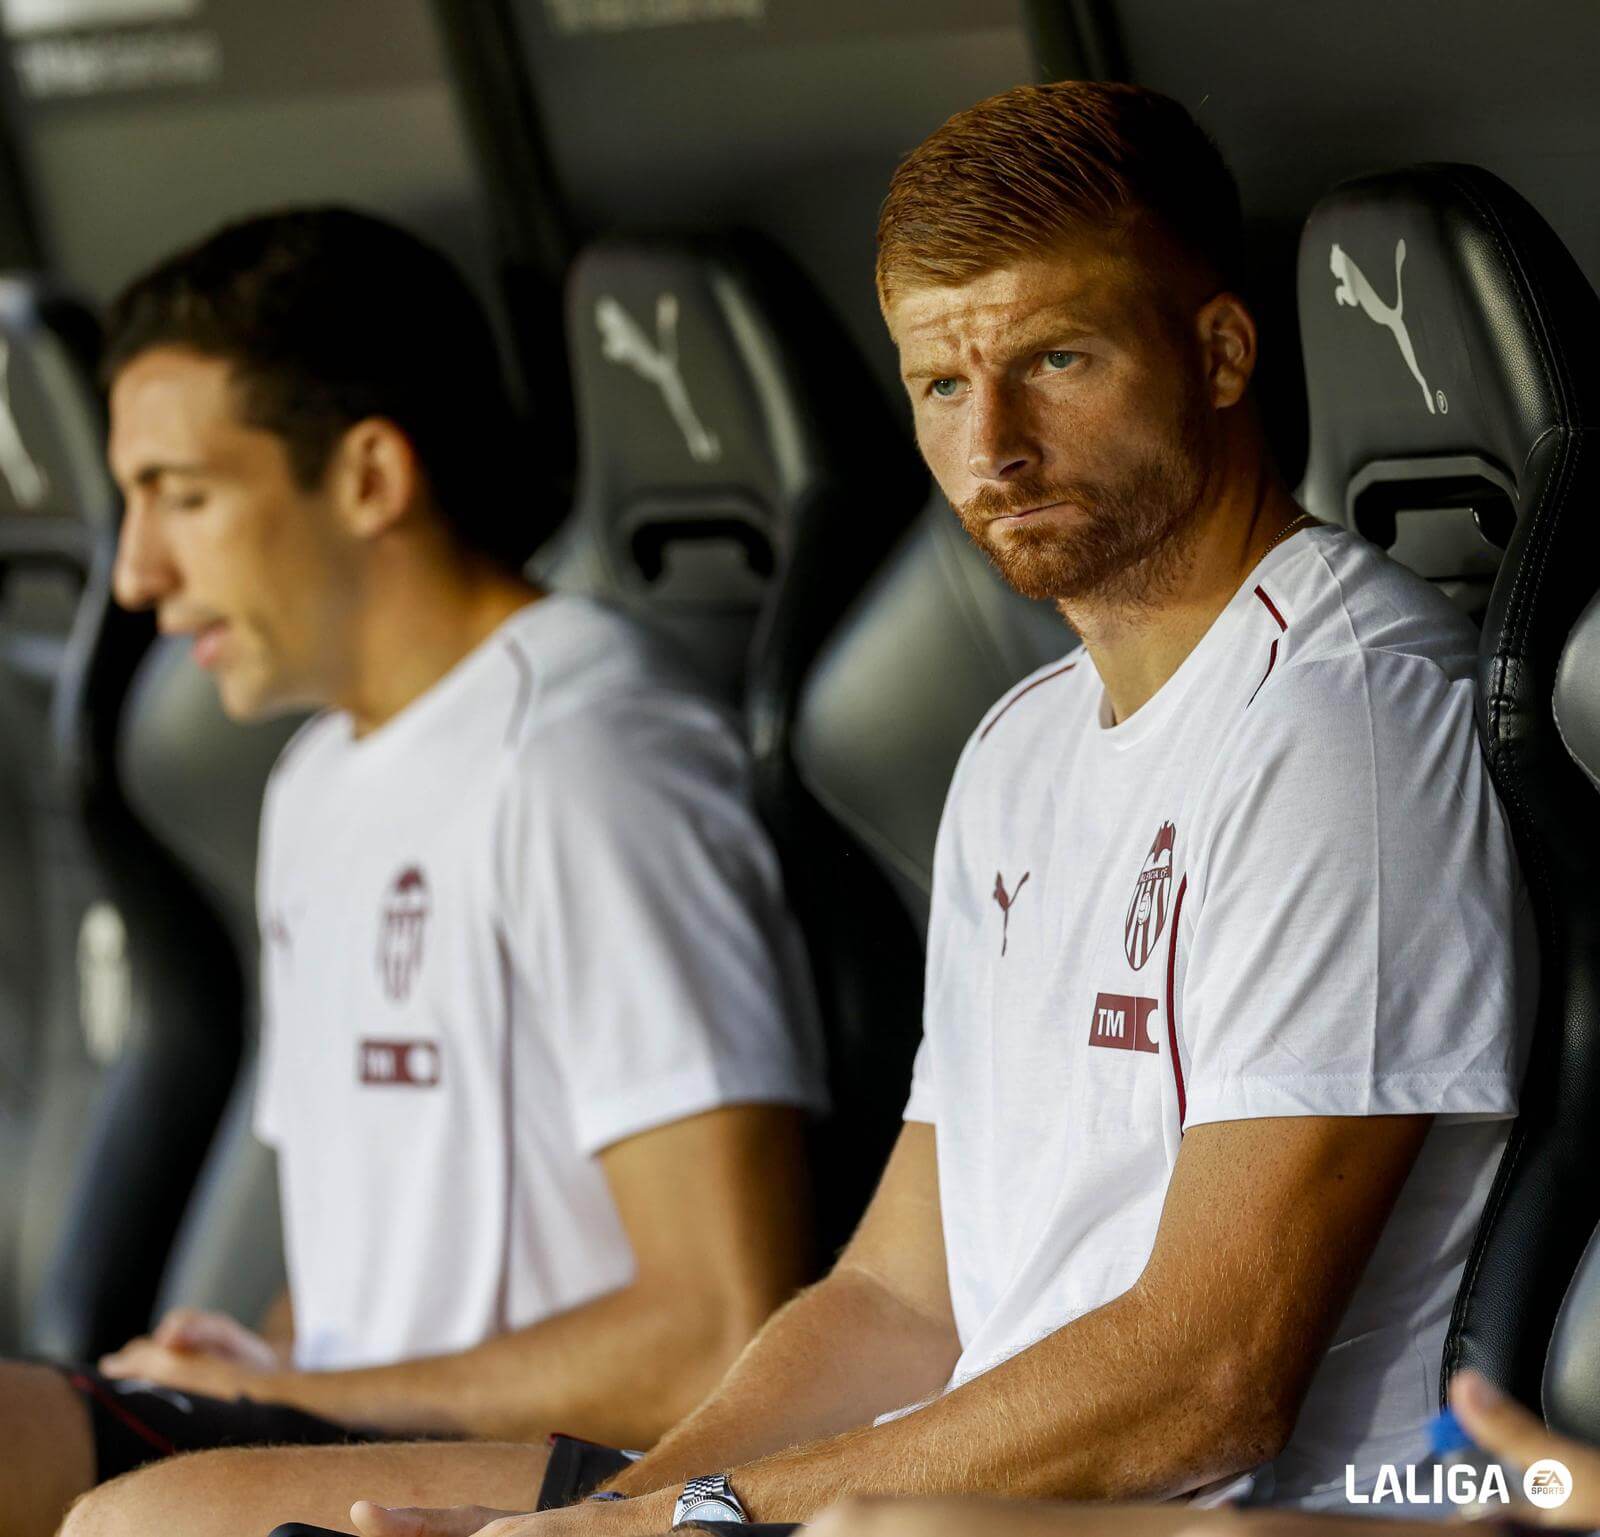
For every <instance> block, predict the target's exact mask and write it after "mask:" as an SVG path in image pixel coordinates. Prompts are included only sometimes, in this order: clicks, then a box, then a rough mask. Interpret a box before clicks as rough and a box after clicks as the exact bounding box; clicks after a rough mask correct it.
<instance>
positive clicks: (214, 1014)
mask: <svg viewBox="0 0 1600 1537" xmlns="http://www.w3.org/2000/svg"><path fill="white" fill-rule="evenodd" d="M0 343H3V344H4V353H3V358H4V365H5V367H4V375H5V389H4V390H3V391H0V398H4V399H7V400H8V403H9V407H10V415H11V417H12V418H14V423H13V422H9V421H8V420H7V414H6V412H5V411H3V410H0V484H3V487H4V493H5V497H7V498H9V500H8V501H5V502H4V506H3V511H0V549H3V551H4V554H3V556H0V566H3V568H4V570H5V571H6V572H7V573H16V572H22V571H65V572H67V573H69V575H70V577H71V580H72V583H73V585H74V587H75V588H76V592H75V594H74V596H75V602H74V604H73V606H72V608H71V623H70V629H69V630H67V632H66V633H65V635H64V636H62V635H59V634H58V635H56V636H54V637H50V636H45V635H43V634H38V635H33V634H28V633H26V632H24V631H13V632H8V640H13V641H15V642H16V644H14V645H12V646H11V647H10V648H9V652H8V659H11V660H14V661H15V662H16V668H17V670H19V671H20V670H22V669H23V668H24V666H25V665H28V666H32V667H33V668H34V669H35V676H36V678H37V680H38V681H39V683H40V684H41V686H44V687H47V690H48V696H47V697H48V725H49V729H48V731H46V732H45V733H44V740H45V741H46V742H47V743H48V752H47V757H48V770H49V774H48V784H49V787H50V794H49V797H48V800H47V803H46V804H41V805H38V806H36V807H35V811H36V813H37V814H36V816H35V819H34V820H35V824H36V828H37V829H38V837H37V838H36V843H37V846H38V847H37V852H38V859H37V863H36V866H35V872H34V873H35V875H36V878H37V893H36V901H37V904H38V906H39V908H40V910H41V914H42V925H41V927H42V935H41V939H42V945H41V950H42V953H43V955H44V957H45V960H46V969H47V985H46V987H45V1006H44V1015H43V1021H44V1023H43V1040H42V1047H41V1050H40V1052H39V1053H38V1054H37V1056H36V1059H35V1061H34V1062H33V1071H32V1073H31V1077H30V1084H29V1088H30V1099H31V1108H32V1124H31V1126H30V1128H29V1135H28V1142H27V1156H26V1168H25V1172H24V1173H23V1174H22V1176H21V1177H20V1178H18V1179H17V1180H16V1182H15V1183H16V1186H17V1188H18V1189H19V1190H20V1211H19V1213H18V1217H17V1222H18V1229H17V1231H18V1235H19V1236H18V1245H17V1277H18V1292H19V1309H20V1311H21V1313H22V1314H23V1322H22V1329H21V1338H22V1343H23V1344H24V1345H25V1346H26V1347H27V1348H29V1349H32V1350H36V1351H39V1352H42V1353H47V1354H52V1355H60V1356H69V1357H83V1356H91V1357H92V1356H93V1355H94V1354H95V1353H97V1352H98V1351H100V1350H103V1349H107V1348H110V1347H112V1346H114V1345H116V1344H118V1343H120V1342H121V1341H123V1340H125V1339H126V1338H128V1337H129V1335H131V1334H133V1333H136V1332H138V1331H140V1330H142V1329H143V1328H144V1327H145V1326H146V1325H147V1323H148V1320H149V1312H150V1307H151V1303H152V1301H153V1299H154V1296H155V1293H156V1287H157V1284H158V1282H159V1279H160V1276H161V1272H162V1268H163V1266H164V1264H165V1262H166V1257H167V1253H168V1249H169V1246H170V1244H171V1240H172V1236H173V1233H174V1231H175V1229H176V1227H177V1224H178V1220H179V1217H180V1215H181V1213H182V1211H183V1208H184V1204H185V1201H186V1200H187V1197H188V1193H189V1189H190V1187H191V1185H192V1183H193V1181H194V1178H195V1175H196V1173H197V1172H198V1169H199V1166H200V1163H201V1160H202V1157H203V1155H204V1152H205V1149H206V1146H207V1144H208V1142H209V1140H210V1138H211V1135H212V1133H213V1131H214V1129H215V1125H216V1121H217V1118H218V1116H219V1114H220V1113H221V1110H222V1108H223V1105H224V1103H225V1101H226V1098H227V1095H228V1091H229V1087H230V1085H231V1083H232V1080H233V1076H234V1067H235V1064H236V1061H237V1058H238V1054H239V1039H238V1020H239V1009H240V979H239V974H238V967H237V963H236V961H235V960H234V958H233V955H232V952H231V950H230V948H229V946H228V944H227V942H226V940H225V938H224V936H223V933H222V931H221V928H220V926H219V925H218V924H217V922H216V920H215V919H214V918H213V917H212V915H211V912H210V910H209V908H208V906H207V904H206V903H205V902H204V901H203V900H202V899H201V897H200V895H199V893H198V891H197V890H196V888H195V886H194V885H193V884H192V882H190V881H189V880H188V879H187V878H186V877H185V876H184V874H183V873H182V872H181V871H180V870H179V869H178V868H177V866H176V865H175V864H174V862H173V860H172V859H171V858H170V857H169V856H168V855H167V854H166V853H165V851H164V850H163V849H162V847H161V846H160V844H159V843H157V842H156V840H155V839H153V838H152V837H151V836H150V834H149V832H148V831H147V829H146V828H145V827H144V826H143V825H142V823H141V822H140V821H139V819H138V818H137V817H136V816H135V815H134V813H133V812H132V810H131V809H130V807H129V805H128V803H127V801H126V799H125V797H124V794H123V788H122V784H121V780H120V776H119V773H118V770H117V763H116V749H117V742H118V732H119V728H120V725H121V721H122V715H123V706H124V702H125V700H126V697H127V693H128V688H129V685H130V682H131V680H132V677H133V675H134V672H135V670H136V668H137V667H138V666H139V664H140V661H141V659H142V657H143V656H144V655H145V653H146V651H147V649H148V646H149V642H150V640H151V638H152V636H153V631H154V626H153V623H152V621H151V620H150V618H149V616H148V615H130V614H127V613H124V612H123V611H122V610H120V609H118V608H117V607H116V605H115V604H114V603H113V602H112V601H111V595H110V578H111V565H112V559H113V556H114V553H115V541H116V534H117V521H118V502H117V497H116V494H115V489H114V487H113V486H112V485H111V483H110V480H109V477H108V476H107V474H106V470H105V462H104V452H105V427H104V419H103V414H102V406H101V401H100V396H99V392H98V389H97V388H96V386H95V383H94V379H93V372H92V369H93V353H94V344H95V338H94V326H93V323H92V321H91V320H90V318H89V317H88V316H87V314H86V312H84V311H83V310H81V309H79V308H77V307H75V306H72V305H71V304H69V303H67V302H66V301H64V300H62V299H60V298H57V297H54V296H52V295H50V294H48V293H45V292H41V291H39V290H37V289H35V288H33V287H31V286H30V285H27V284H25V283H20V282H13V283H10V284H6V285H0ZM13 425H14V429H15V430H14V431H13V430H12V429H13ZM30 466H31V469H30ZM24 639H27V640H29V641H31V642H32V644H31V648H28V649H22V641H23V640H24ZM47 640H48V641H50V644H45V643H44V642H45V641H47ZM152 955H165V956H167V957H168V958H169V959H168V965H167V966H165V967H162V966H160V965H152V964H151V962H150V957H151V956H152ZM219 1016H220V1017H221V1018H222V1019H223V1021H224V1028H222V1029H217V1028H215V1026H216V1021H217V1019H218V1017H219Z"/></svg>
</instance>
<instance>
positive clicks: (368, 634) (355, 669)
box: [333, 549, 543, 737]
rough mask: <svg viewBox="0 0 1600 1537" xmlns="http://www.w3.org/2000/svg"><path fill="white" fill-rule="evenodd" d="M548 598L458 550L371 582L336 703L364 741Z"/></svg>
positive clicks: (399, 563)
mask: <svg viewBox="0 0 1600 1537" xmlns="http://www.w3.org/2000/svg"><path fill="white" fill-rule="evenodd" d="M542 596H543V593H542V592H541V591H540V590H539V589H538V588H536V587H534V586H532V585H531V584H529V583H528V582H525V581H524V580H523V579H522V578H521V577H520V576H518V575H517V574H516V573H515V572H512V571H509V570H507V569H505V568H503V567H501V566H498V565H496V564H495V563H494V562H493V561H491V560H488V559H486V558H484V557H482V556H478V555H476V554H471V553H467V552H463V551H460V550H456V549H446V550H443V551H438V550H434V551H428V552H424V553H423V555H422V558H416V557H415V555H414V554H413V555H412V556H411V557H410V558H401V559H396V560H392V561H390V562H387V563H386V564H385V566H384V567H383V569H381V570H378V571H375V572H373V573H371V574H370V576H369V579H368V582H367V590H366V593H365V594H364V599H363V601H362V602H360V604H359V609H360V614H359V617H358V618H357V621H356V626H355V635H354V645H353V647H352V662H353V665H352V667H351V668H350V671H349V675H348V677H347V680H346V685H345V686H344V687H343V688H341V689H340V690H339V697H338V698H337V699H335V700H334V701H333V703H334V704H335V706H336V707H337V708H339V709H342V710H345V711H346V712H348V714H349V715H350V717H351V719H352V720H353V721H354V723H355V734H356V735H357V736H358V737H361V736H365V735H367V733H368V732H371V731H376V730H377V729H378V728H379V727H380V726H382V725H384V724H385V723H386V722H388V721H390V720H392V719H393V718H394V717H395V716H396V715H398V714H399V713H400V712H401V711H402V710H403V709H405V708H406V706H407V705H409V704H410V703H411V702H412V701H413V700H415V699H417V698H418V697H420V696H421V695H422V694H424V693H426V692H427V691H428V690H429V689H430V688H432V687H433V685H434V684H435V683H437V682H438V681H439V680H440V679H441V678H443V677H444V676H445V674H446V673H448V672H449V671H450V670H451V669H452V668H453V667H455V666H456V664H457V663H458V662H460V661H461V660H462V659H463V658H464V657H466V656H468V655H469V654H470V653H471V652H473V651H475V650H476V649H477V648H478V647H479V646H480V645H481V644H482V643H483V642H484V641H485V640H487V639H488V638H489V636H491V635H492V634H493V633H494V632H495V631H496V630H497V629H499V627H500V626H501V625H502V624H503V623H504V622H505V621H506V620H507V619H508V618H509V617H510V616H511V615H512V614H514V613H515V612H516V611H517V610H518V609H519V608H524V607H526V606H527V605H528V604H529V603H532V602H534V601H535V600H536V599H538V598H541V597H542Z"/></svg>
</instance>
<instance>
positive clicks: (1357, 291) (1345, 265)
mask: <svg viewBox="0 0 1600 1537" xmlns="http://www.w3.org/2000/svg"><path fill="white" fill-rule="evenodd" d="M1405 261H1406V243H1405V241H1404V240H1397V241H1396V242H1395V245H1394V303H1393V304H1385V303H1384V302H1383V300H1382V299H1380V298H1379V297H1378V292H1377V290H1376V289H1375V288H1374V287H1373V286H1372V284H1371V283H1369V282H1368V281H1367V276H1366V274H1365V273H1364V272H1363V271H1362V270H1361V269H1360V268H1359V267H1358V266H1356V264H1355V262H1354V261H1352V260H1351V259H1350V258H1349V257H1348V256H1346V255H1345V253H1344V250H1343V249H1342V248H1341V247H1340V246H1339V245H1338V244H1337V243H1335V245H1334V247H1333V249H1332V250H1331V251H1330V252H1329V253H1328V266H1329V268H1330V270H1331V271H1332V272H1333V275H1334V276H1335V277H1336V278H1337V279H1338V280H1339V281H1338V282H1337V283H1335V284H1334V288H1333V297H1334V302H1335V303H1338V304H1348V305H1350V306H1351V307H1352V308H1355V307H1356V306H1358V305H1359V306H1360V308H1361V310H1362V311H1363V313H1364V314H1365V315H1366V317H1367V318H1368V319H1369V320H1372V321H1375V322H1376V323H1377V324H1378V325H1380V326H1382V327H1383V328H1384V330H1386V331H1388V332H1390V333H1392V335H1393V336H1394V339H1395V342H1396V343H1397V345H1398V346H1399V348H1400V356H1401V357H1403V358H1404V359H1405V360H1406V367H1407V368H1409V369H1410V370H1411V377H1412V378H1414V379H1415V380H1416V381H1417V385H1418V387H1419V388H1420V389H1421V391H1422V399H1423V401H1424V402H1425V404H1426V405H1427V407H1428V414H1429V415H1430V416H1434V415H1437V414H1438V413H1437V412H1436V410H1435V408H1434V404H1433V391H1432V390H1430V389H1429V388H1428V381H1427V380H1426V379H1424V378H1423V377H1422V370H1421V369H1420V368H1419V367H1417V353H1416V349H1415V348H1414V347H1413V346H1412V345H1411V333H1410V332H1409V331H1408V330H1407V329H1406V322H1405V307H1406V301H1405V293H1404V291H1403V290H1402V288H1401V286H1400V269H1401V268H1402V267H1404V266H1405Z"/></svg>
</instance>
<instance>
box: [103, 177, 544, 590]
mask: <svg viewBox="0 0 1600 1537" xmlns="http://www.w3.org/2000/svg"><path fill="white" fill-rule="evenodd" d="M161 346H180V347H188V348H191V349H193V350H194V351H196V352H198V353H201V354H202V355H204V356H207V357H215V358H221V359H224V360H226V361H227V362H229V363H231V364H232V365H233V371H234V378H235V382H236V384H237V387H238V395H239V407H240V412H241V415H242V416H243V418H244V420H246V421H247V422H249V423H251V424H252V425H253V426H257V427H261V428H264V429H265V430H266V431H268V432H272V433H275V434H277V436H278V437H280V438H282V439H283V441H284V444H285V446H286V448H287V450H288V456H289V463H290V467H291V470H292V472H293V474H294V476H295V479H296V480H297V482H298V483H299V484H300V485H301V486H302V487H305V488H307V489H309V488H310V487H312V486H315V485H317V484H319V483H320V482H321V480H322V478H323V476H324V474H325V473H326V471H327V467H328V461H329V459H330V457H331V455H332V453H333V449H334V446H335V445H336V444H337V443H338V441H339V439H340V437H341V436H342V435H343V434H344V432H345V431H346V430H347V429H348V428H350V427H351V426H353V425H354V424H355V423H356V422H359V421H361V420H363V419H365V418H367V417H382V418H384V419H386V420H388V421H390V422H393V423H394V425H395V426H396V427H398V428H399V429H400V430H401V431H402V432H403V433H405V435H406V437H407V438H408V439H409V440H410V442H411V445H412V447H413V449H414V450H415V451H416V455H417V459H418V461H419V463H420V464H421V466H422V470H423V473H424V475H425V476H426V478H427V482H428V487H429V490H430V492H431V494H432V499H433V501H434V503H435V504H436V506H437V508H438V511H439V514H440V516H441V518H442V519H443V520H444V521H445V522H446V523H447V525H448V526H449V527H450V528H451V530H452V531H453V532H454V534H455V535H456V536H457V537H458V538H459V539H460V541H461V542H462V543H463V544H465V545H469V546H471V547H472V548H474V549H477V550H480V551H482V552H484V553H486V554H489V555H492V556H495V557H496V558H498V559H501V560H504V561H507V562H511V561H514V560H516V559H517V558H518V557H519V556H520V555H521V554H523V553H526V548H527V545H528V543H529V541H528V539H527V537H526V534H527V532H528V531H527V530H524V531H523V533H524V537H522V538H521V539H519V538H518V530H517V528H516V527H515V526H514V524H515V522H516V517H515V513H514V511H513V509H512V506H511V504H510V502H509V499H508V485H507V479H508V476H507V467H508V465H509V462H510V444H511V437H512V435H513V432H514V417H513V413H512V409H511V403H510V398H509V396H508V394H507V391H506V384H505V377H504V375H503V373H502V372H501V366H500V357H499V352H498V349H497V348H496V346H495V340H494V333H493V331H492V329H491V327H490V324H489V319H488V316H487V315H486V314H485V312H484V310H483V307H482V306H481V305H480V304H479V303H478V301H477V299H476V298H475V297H474V295H473V293H472V290H471V289H470V288H469V287H468V286H467V284H466V282H465V280H464V279H463V278H462V276H461V274H460V273H459V272H458V271H457V270H456V269H455V267H454V266H453V265H452V264H451V262H450V261H449V260H448V258H446V257H445V256H444V255H443V254H442V253H441V252H439V251H437V250H435V249H434V248H433V247H432V246H430V245H428V244H427V243H426V242H424V241H422V240H419V239H418V238H417V237H416V236H415V235H412V234H410V233H408V232H407V231H405V230H403V229H401V228H399V227H398V226H397V225H394V224H391V223H389V222H387V221H386V220H383V219H378V218H374V217H372V216H371V215H370V214H364V213H357V212H355V211H354V210H353V209H348V208H295V209H287V210H285V211H283V212H280V213H271V214H265V215H262V216H260V217H258V218H252V219H246V220H244V221H242V222H240V223H237V224H230V225H227V226H226V227H224V228H223V229H221V230H218V231H217V232H216V233H215V234H213V235H211V236H209V237H208V238H206V239H205V240H202V241H201V242H200V243H199V244H198V245H194V246H190V247H188V248H187V249H185V250H182V251H179V252H178V253H177V254H176V255H174V256H170V257H168V258H167V259H166V260H165V261H163V262H162V263H161V264H160V265H159V266H157V267H155V268H154V269H152V270H151V271H149V272H147V273H145V274H144V275H143V276H142V277H140V278H138V279H136V280H135V281H134V282H133V283H132V284H130V285H129V287H128V288H127V289H126V290H125V291H124V292H123V293H122V294H121V295H120V296H119V297H118V298H117V300H116V301H115V302H114V304H113V305H112V308H111V312H110V315H109V317H108V321H107V335H106V347H105V351H104V354H103V360H102V364H101V373H102V377H103V379H104V381H105V382H106V383H107V385H109V384H110V383H111V381H112V380H113V379H114V378H115V376H116V375H117V373H118V372H119V371H120V370H121V369H122V368H123V367H125V366H126V365H127V364H128V363H130V362H131V361H132V360H133V359H134V358H135V357H136V356H137V355H138V354H140V353H141V352H144V351H146V350H148V349H149V348H151V347H161ZM508 524H510V525H513V526H510V527H508V526H507V525H508Z"/></svg>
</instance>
